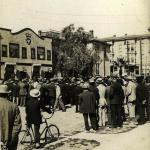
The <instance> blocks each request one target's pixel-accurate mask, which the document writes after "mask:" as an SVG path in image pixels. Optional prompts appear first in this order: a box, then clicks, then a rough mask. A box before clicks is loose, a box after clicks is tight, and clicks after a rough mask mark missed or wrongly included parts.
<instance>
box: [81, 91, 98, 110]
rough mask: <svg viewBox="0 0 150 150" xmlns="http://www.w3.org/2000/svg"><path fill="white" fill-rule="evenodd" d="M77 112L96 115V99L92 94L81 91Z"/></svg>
mask: <svg viewBox="0 0 150 150" xmlns="http://www.w3.org/2000/svg"><path fill="white" fill-rule="evenodd" d="M79 111H80V112H81V113H96V98H95V95H94V93H93V92H91V91H83V92H82V93H81V94H80V95H79Z"/></svg>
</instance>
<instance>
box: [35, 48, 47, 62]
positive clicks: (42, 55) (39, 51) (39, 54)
mask: <svg viewBox="0 0 150 150" xmlns="http://www.w3.org/2000/svg"><path fill="white" fill-rule="evenodd" d="M37 59H38V60H45V48H44V47H38V48H37Z"/></svg>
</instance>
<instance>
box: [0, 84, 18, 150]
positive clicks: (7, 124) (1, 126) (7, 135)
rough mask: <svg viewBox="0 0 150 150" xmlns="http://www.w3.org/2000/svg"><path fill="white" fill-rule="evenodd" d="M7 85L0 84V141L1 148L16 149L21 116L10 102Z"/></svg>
mask: <svg viewBox="0 0 150 150" xmlns="http://www.w3.org/2000/svg"><path fill="white" fill-rule="evenodd" d="M8 94H9V91H8V87H7V85H3V84H1V85H0V143H2V148H3V149H7V150H17V145H18V135H19V132H20V130H21V116H20V111H19V108H18V107H17V106H16V104H14V103H12V102H10V101H9V100H8V99H7V97H8Z"/></svg>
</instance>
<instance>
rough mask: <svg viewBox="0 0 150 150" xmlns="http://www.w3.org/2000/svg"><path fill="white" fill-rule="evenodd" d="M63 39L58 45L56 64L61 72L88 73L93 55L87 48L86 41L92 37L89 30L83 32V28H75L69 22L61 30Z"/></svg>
mask: <svg viewBox="0 0 150 150" xmlns="http://www.w3.org/2000/svg"><path fill="white" fill-rule="evenodd" d="M62 36H63V38H64V39H63V41H62V42H61V44H60V45H59V53H58V55H57V66H58V68H59V70H61V71H62V72H63V73H65V74H67V75H70V76H76V75H77V74H82V75H83V76H84V75H85V74H86V75H88V74H89V75H90V74H91V71H92V67H93V57H92V55H91V52H90V51H88V50H87V48H86V45H87V42H88V41H89V40H90V39H91V38H93V35H92V34H91V32H85V30H84V28H82V27H79V28H77V29H75V27H74V25H73V24H71V25H69V26H67V27H65V28H64V29H63V30H62Z"/></svg>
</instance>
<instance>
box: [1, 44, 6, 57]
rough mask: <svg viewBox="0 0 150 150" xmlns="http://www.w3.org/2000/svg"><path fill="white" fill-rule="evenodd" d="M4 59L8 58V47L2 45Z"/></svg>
mask: <svg viewBox="0 0 150 150" xmlns="http://www.w3.org/2000/svg"><path fill="white" fill-rule="evenodd" d="M2 57H7V45H2Z"/></svg>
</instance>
